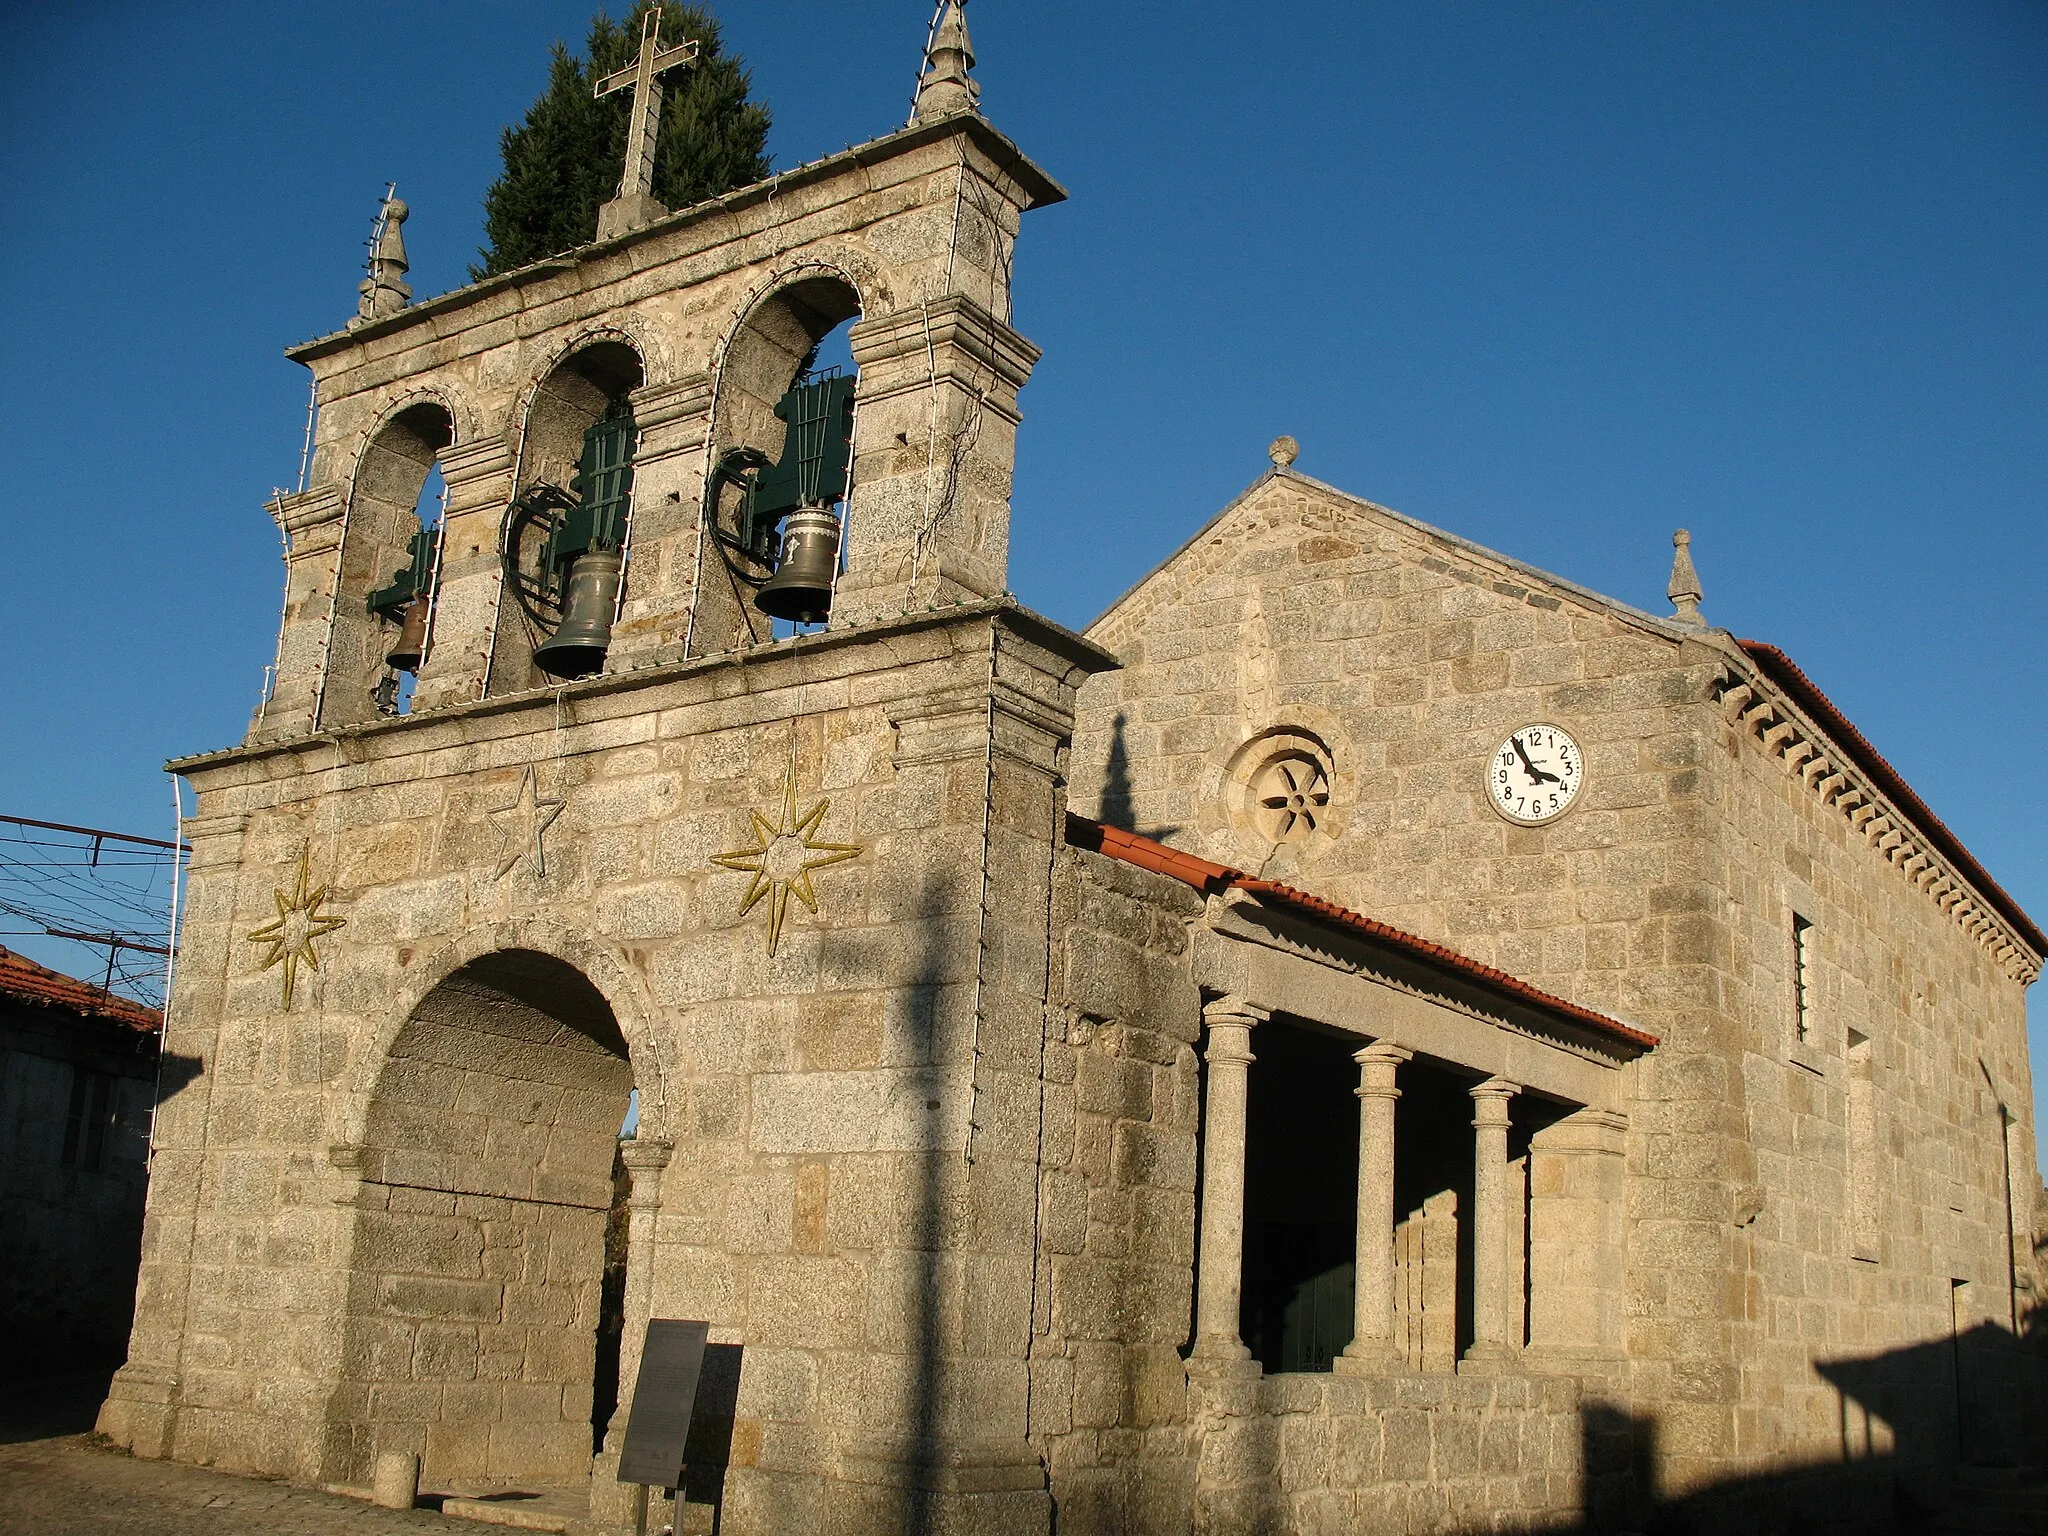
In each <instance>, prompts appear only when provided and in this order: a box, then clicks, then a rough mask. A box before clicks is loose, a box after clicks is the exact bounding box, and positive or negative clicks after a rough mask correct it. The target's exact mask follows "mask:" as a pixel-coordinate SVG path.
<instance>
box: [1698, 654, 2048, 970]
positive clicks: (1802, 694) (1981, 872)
mask: <svg viewBox="0 0 2048 1536" xmlns="http://www.w3.org/2000/svg"><path fill="white" fill-rule="evenodd" d="M1736 643H1737V644H1738V645H1740V646H1741V647H1742V649H1743V650H1744V651H1745V652H1746V653H1747V654H1748V656H1749V658H1750V659H1751V660H1752V661H1754V662H1755V663H1756V664H1757V666H1758V667H1759V668H1760V669H1762V671H1763V674H1764V676H1766V677H1768V678H1769V679H1770V680H1771V681H1772V682H1774V683H1776V684H1777V685H1778V686H1779V687H1780V688H1782V689H1784V690H1785V692H1786V693H1787V694H1789V695H1790V696H1791V698H1792V702H1793V703H1795V704H1797V705H1798V706H1799V707H1800V708H1801V709H1803V710H1805V711H1806V712H1807V714H1809V715H1811V716H1812V717H1813V723H1814V724H1815V725H1818V726H1819V727H1820V728H1821V729H1822V730H1824V731H1826V732H1827V733H1828V735H1829V736H1830V737H1831V738H1832V739H1833V740H1834V743H1835V745H1836V746H1838V747H1840V748H1841V749H1842V750H1843V752H1845V753H1847V754H1848V756H1849V757H1851V758H1852V759H1854V760H1855V763H1856V766H1857V767H1859V768H1861V769H1862V770H1863V771H1864V772H1865V773H1867V774H1869V775H1870V777H1871V779H1872V780H1873V781H1874V782H1875V783H1876V785H1877V787H1878V788H1879V789H1881V790H1882V791H1884V793H1885V795H1886V797H1887V798H1889V799H1890V800H1891V801H1892V802H1893V804H1895V805H1897V806H1898V808H1899V809H1900V810H1902V811H1904V812H1905V813H1906V814H1907V815H1908V816H1910V817H1912V818H1913V822H1914V825H1915V826H1917V827H1918V828H1919V829H1920V831H1921V832H1922V833H1923V834H1925V836H1926V838H1927V840H1928V841H1929V842H1931V843H1933V844H1934V846H1935V847H1937V848H1939V849H1940V850H1941V851H1942V853H1943V854H1945V855H1946V856H1947V857H1948V860H1949V862H1950V863H1951V864H1953V865H1955V867H1956V872H1957V873H1958V874H1960V875H1961V876H1962V877H1963V878H1964V879H1965V880H1967V881H1969V882H1970V884H1972V885H1974V886H1975V887H1976V888H1977V890H1978V891H1979V892H1980V893H1981V894H1982V895H1983V896H1984V897H1985V898H1986V899H1987V900H1989V901H1990V903H1991V904H1992V905H1993V906H1994V907H1996V908H1998V910H1999V911H2000V912H2002V913H2003V914H2004V915H2005V918H2006V921H2007V922H2009V923H2011V924H2012V925H2013V927H2015V928H2017V929H2018V930H2019V934H2020V937H2021V938H2023V939H2025V940H2026V941H2027V943H2028V944H2030V945H2032V946H2033V949H2034V953H2035V954H2037V955H2042V956H2048V935H2043V933H2042V932H2041V930H2040V929H2039V928H2037V927H2035V926H2034V922H2033V919H2031V918H2030V917H2028V916H2027V914H2026V913H2025V912H2024V911H2022V910H2021V908H2020V904H2019V903H2018V902H2016V901H2014V900H2013V899H2012V897H2010V896H2008V895H2007V894H2006V893H2005V889H2004V887H2003V886H2001V885H2000V884H1999V883H1998V882H1997V881H1996V880H1994V879H1992V878H1991V875H1990V873H1989V871H1987V870H1986V869H1985V868H1984V866H1983V865H1982V864H1979V863H1978V862H1977V861H1976V860H1975V859H1974V858H1972V857H1971V856H1970V850H1969V849H1967V848H1965V847H1964V846H1963V841H1962V839H1961V838H1959V837H1957V836H1956V835H1955V833H1953V832H1951V831H1949V829H1948V828H1947V827H1946V826H1944V825H1943V824H1942V820H1941V818H1940V817H1939V816H1937V815H1935V814H1934V812H1933V811H1931V810H1929V809H1928V807H1927V802H1926V801H1924V800H1922V799H1921V798H1920V797H1919V796H1918V795H1916V794H1914V793H1913V791H1912V788H1911V787H1910V786H1909V785H1908V784H1907V783H1906V781H1905V780H1904V779H1902V778H1901V777H1899V771H1898V769H1896V768H1894V767H1893V766H1892V765H1891V764H1890V763H1888V762H1886V761H1885V760H1884V756H1883V754H1882V753H1880V752H1879V751H1878V750H1877V748H1875V747H1873V746H1872V745H1871V744H1870V743H1869V742H1868V741H1866V740H1864V738H1863V733H1862V732H1861V731H1859V730H1857V729H1856V727H1855V726H1853V725H1851V724H1850V723H1849V717H1848V716H1847V715H1845V714H1843V713H1842V712H1841V710H1839V709H1837V708H1836V707H1835V703H1834V701H1833V700H1832V699H1830V698H1829V697H1828V696H1827V695H1826V694H1824V693H1822V692H1821V691H1820V689H1819V688H1818V687H1816V686H1815V684H1814V682H1813V679H1811V678H1809V677H1808V676H1807V675H1806V674H1805V673H1804V672H1802V671H1800V670H1799V667H1798V665H1797V663H1795V662H1794V661H1793V660H1792V658H1791V657H1790V656H1787V655H1786V654H1785V653H1784V652H1783V651H1781V650H1779V649H1778V648H1777V647H1776V646H1775V645H1766V644H1765V643H1764V642H1763V641H1761V640H1739V641H1737V642H1736Z"/></svg>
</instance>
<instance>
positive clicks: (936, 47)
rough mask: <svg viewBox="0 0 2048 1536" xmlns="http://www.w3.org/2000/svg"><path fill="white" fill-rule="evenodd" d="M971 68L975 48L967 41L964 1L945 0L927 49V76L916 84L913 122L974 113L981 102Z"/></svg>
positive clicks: (922, 77)
mask: <svg viewBox="0 0 2048 1536" xmlns="http://www.w3.org/2000/svg"><path fill="white" fill-rule="evenodd" d="M972 68H974V45H973V44H971V43H969V42H968V40H967V10H966V3H965V0H945V7H944V9H942V10H941V11H940V12H939V20H938V25H936V26H934V27H933V28H932V40H931V42H930V44H929V45H928V46H927V47H926V48H925V53H924V74H923V75H922V76H921V77H920V78H919V80H918V82H917V104H916V105H915V107H913V108H912V110H911V113H910V120H911V121H912V122H913V123H928V122H930V121H931V120H932V119H933V118H937V117H946V116H949V115H950V114H952V113H954V112H972V111H974V110H975V107H976V104H977V103H978V102H979V101H980V100H981V87H980V86H979V85H977V84H976V83H975V82H974V81H973V80H971V79H969V78H968V74H967V72H968V71H969V70H970V69H972Z"/></svg>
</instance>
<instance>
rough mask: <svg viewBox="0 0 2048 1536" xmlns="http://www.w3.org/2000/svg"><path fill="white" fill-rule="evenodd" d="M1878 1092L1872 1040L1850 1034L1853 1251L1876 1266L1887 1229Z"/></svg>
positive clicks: (1850, 1209)
mask: <svg viewBox="0 0 2048 1536" xmlns="http://www.w3.org/2000/svg"><path fill="white" fill-rule="evenodd" d="M1876 1094H1877V1089H1876V1084H1875V1082H1874V1080H1873V1077H1872V1074H1871V1049H1870V1037H1869V1036H1868V1035H1865V1034H1862V1033H1860V1032H1858V1031H1856V1030H1853V1029H1852V1030H1850V1031H1849V1251H1850V1253H1851V1254H1852V1255H1853V1256H1854V1257H1856V1258H1859V1259H1863V1260H1866V1261H1868V1262H1870V1263H1876V1262H1877V1260H1878V1257H1879V1251H1878V1248H1879V1242H1880V1237H1881V1233H1882V1229H1883V1217H1882V1208H1883V1207H1882V1187H1881V1183H1880V1180H1879V1178H1878V1172H1879V1163H1878V1148H1877V1097H1876Z"/></svg>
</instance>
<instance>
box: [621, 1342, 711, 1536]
mask: <svg viewBox="0 0 2048 1536" xmlns="http://www.w3.org/2000/svg"><path fill="white" fill-rule="evenodd" d="M710 1333H711V1325H710V1324H709V1323H701V1322H680V1321H678V1320H676V1319H674V1318H668V1317H656V1318H649V1319H648V1322H647V1338H646V1342H645V1343H643V1344H642V1345H641V1347H640V1377H639V1380H637V1381H636V1382H635V1383H634V1384H633V1406H632V1409H631V1411H630V1412H629V1413H628V1414H627V1416H626V1440H625V1444H624V1445H623V1446H621V1447H620V1449H619V1481H620V1482H622V1483H638V1484H639V1485H640V1487H639V1492H638V1493H637V1494H636V1495H635V1496H634V1499H633V1508H634V1517H633V1527H634V1531H635V1533H636V1536H647V1503H648V1490H649V1489H651V1488H667V1489H673V1488H680V1487H681V1486H682V1482H683V1458H684V1456H685V1455H686V1454H687V1452H688V1449H689V1442H690V1415H691V1412H692V1410H693V1409H694V1408H695V1406H696V1402H697V1378H698V1376H699V1375H700V1374H701V1373H702V1371H703V1369H704V1342H705V1340H706V1339H707V1338H708V1337H709V1336H710Z"/></svg>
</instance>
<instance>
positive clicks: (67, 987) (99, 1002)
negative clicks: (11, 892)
mask: <svg viewBox="0 0 2048 1536" xmlns="http://www.w3.org/2000/svg"><path fill="white" fill-rule="evenodd" d="M0 999H5V1000H7V1001H10V1002H16V1003H26V1004H28V1005H29V1006H30V1007H33V1008H61V1009H64V1010H65V1011H66V1012H68V1013H75V1014H77V1015H78V1016H79V1017H81V1018H88V1019H109V1020H112V1021H113V1022H114V1023H116V1024H126V1025H127V1026H128V1027H129V1028H130V1029H135V1030H141V1031H143V1032H145V1033H148V1034H155V1033H156V1032H157V1031H158V1030H159V1029H161V1028H163V1015H162V1014H160V1013H158V1012H157V1011H156V1010H155V1009H154V1008H145V1007H143V1006H142V1004H140V1003H137V1002H133V1001H131V1000H130V999H128V998H125V997H120V996H117V995H116V994H114V993H112V992H107V991H103V990H102V989H100V988H99V987H96V986H94V985H93V984H92V983H91V982H87V981H80V980H79V979H78V978H77V977H75V976H66V975H65V974H64V973H63V972H62V971H53V970H51V969H50V968H49V967H48V966H47V965H38V964H36V962H35V961H33V960H31V959H29V958H28V957H27V956H26V955H17V954H16V953H15V952H14V951H13V950H11V949H0Z"/></svg>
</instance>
